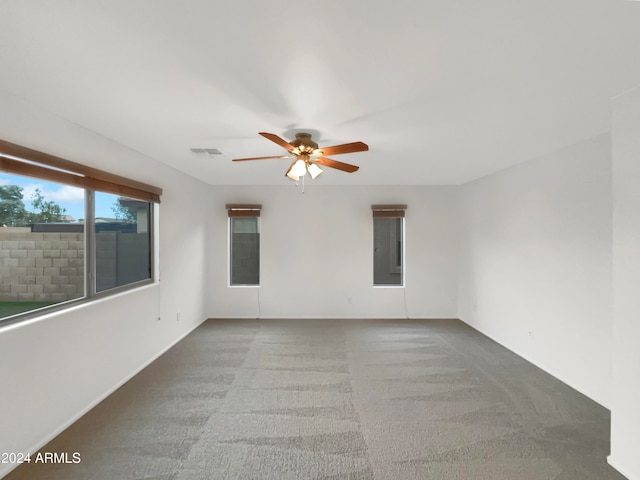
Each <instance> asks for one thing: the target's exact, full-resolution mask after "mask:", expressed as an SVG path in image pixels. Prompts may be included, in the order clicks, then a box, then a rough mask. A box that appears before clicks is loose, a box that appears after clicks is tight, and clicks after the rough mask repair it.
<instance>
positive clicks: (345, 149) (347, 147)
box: [319, 142, 369, 155]
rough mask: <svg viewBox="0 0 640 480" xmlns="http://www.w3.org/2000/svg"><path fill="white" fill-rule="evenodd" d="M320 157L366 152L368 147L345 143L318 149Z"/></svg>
mask: <svg viewBox="0 0 640 480" xmlns="http://www.w3.org/2000/svg"><path fill="white" fill-rule="evenodd" d="M319 150H320V151H321V152H322V153H321V155H338V154H339V153H353V152H366V151H367V150H369V145H367V144H366V143H362V142H353V143H345V144H343V145H334V146H333V147H323V148H320V149H319Z"/></svg>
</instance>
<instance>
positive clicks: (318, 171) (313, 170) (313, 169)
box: [308, 163, 322, 178]
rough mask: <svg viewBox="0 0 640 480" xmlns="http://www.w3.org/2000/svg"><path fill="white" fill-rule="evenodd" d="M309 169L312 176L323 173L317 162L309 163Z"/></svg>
mask: <svg viewBox="0 0 640 480" xmlns="http://www.w3.org/2000/svg"><path fill="white" fill-rule="evenodd" d="M308 170H309V175H311V178H316V177H317V176H318V175H320V174H321V173H322V169H321V168H320V167H318V165H316V164H315V163H312V164H311V165H309V168H308Z"/></svg>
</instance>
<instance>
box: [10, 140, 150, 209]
mask: <svg viewBox="0 0 640 480" xmlns="http://www.w3.org/2000/svg"><path fill="white" fill-rule="evenodd" d="M0 170H2V171H5V172H8V173H14V174H17V175H24V176H27V177H35V178H40V179H42V180H48V181H51V182H57V183H64V184H67V185H72V186H74V187H80V188H86V189H89V190H98V191H101V192H106V193H112V194H115V195H121V196H124V197H129V198H135V199H138V200H144V201H147V202H155V203H160V195H162V189H161V188H158V187H154V186H152V185H147V184H146V183H142V182H138V181H136V180H131V179H129V178H126V177H121V176H118V175H114V174H111V173H108V172H104V171H102V170H98V169H97V168H92V167H88V166H86V165H82V164H80V163H75V162H72V161H70V160H65V159H64V158H60V157H56V156H54V155H49V154H48V153H43V152H39V151H37V150H33V149H31V148H27V147H23V146H21V145H16V144H14V143H10V142H6V141H4V140H0Z"/></svg>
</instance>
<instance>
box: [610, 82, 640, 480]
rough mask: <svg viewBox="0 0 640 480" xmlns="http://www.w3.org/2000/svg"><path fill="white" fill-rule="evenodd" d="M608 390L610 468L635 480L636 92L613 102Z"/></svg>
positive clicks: (639, 378) (639, 209)
mask: <svg viewBox="0 0 640 480" xmlns="http://www.w3.org/2000/svg"><path fill="white" fill-rule="evenodd" d="M613 194H614V204H613V292H614V293H613V299H614V300H613V382H612V383H613V385H612V393H611V395H612V399H611V410H612V412H611V456H610V457H609V463H611V465H613V466H614V467H615V468H617V469H618V470H619V471H620V472H621V473H623V474H624V475H625V476H627V478H629V479H630V480H638V479H640V456H639V455H638V454H639V453H640V435H639V433H638V432H640V88H638V89H636V90H634V91H631V92H629V93H627V94H625V95H622V96H620V97H618V98H616V99H615V100H614V101H613Z"/></svg>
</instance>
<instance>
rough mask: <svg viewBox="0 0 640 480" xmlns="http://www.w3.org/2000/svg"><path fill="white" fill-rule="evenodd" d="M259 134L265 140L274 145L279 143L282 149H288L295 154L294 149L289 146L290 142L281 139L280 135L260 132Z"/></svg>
mask: <svg viewBox="0 0 640 480" xmlns="http://www.w3.org/2000/svg"><path fill="white" fill-rule="evenodd" d="M259 134H260V135H262V136H263V137H264V138H266V139H268V140H271V141H272V142H274V143H277V144H278V145H280V146H281V147H282V148H284V149H286V150H287V151H288V152H293V148H294V147H292V146H291V145H289V142H287V141H286V140H285V139H284V138H280V137H279V136H278V135H276V134H274V133H266V132H259Z"/></svg>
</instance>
